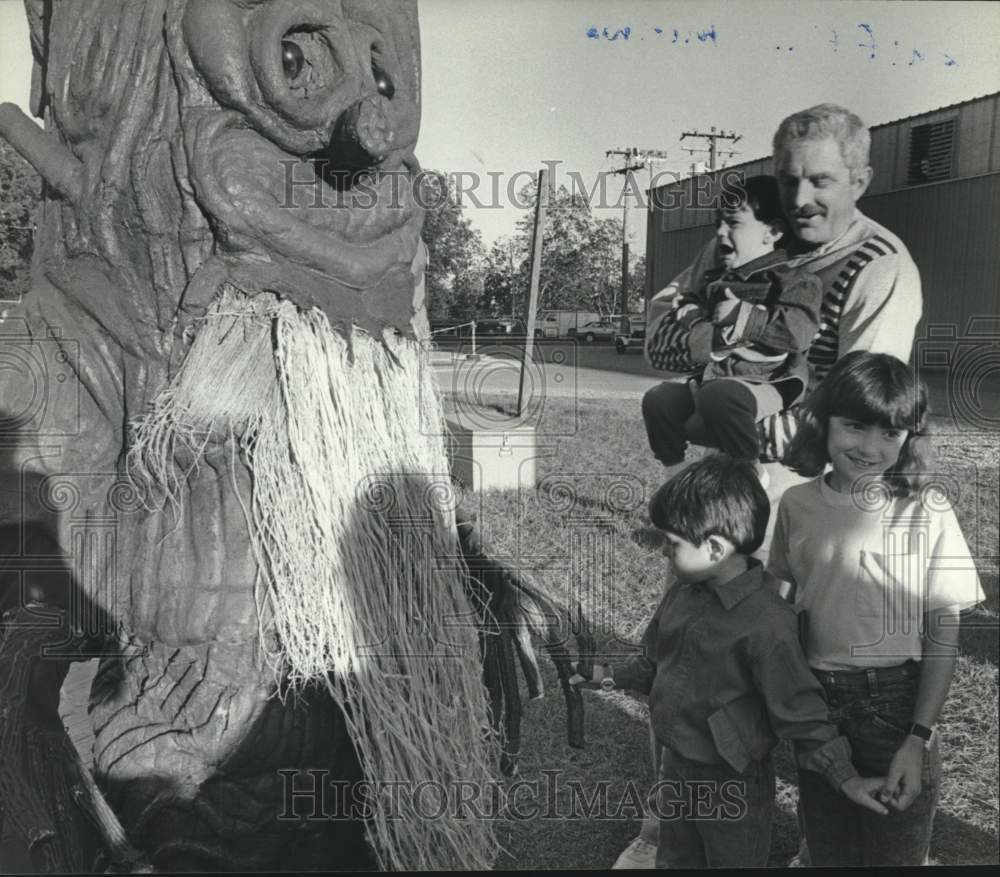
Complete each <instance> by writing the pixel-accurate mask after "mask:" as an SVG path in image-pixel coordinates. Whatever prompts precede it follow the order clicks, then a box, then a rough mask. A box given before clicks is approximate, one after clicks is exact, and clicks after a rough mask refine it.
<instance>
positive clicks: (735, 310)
mask: <svg viewBox="0 0 1000 877" xmlns="http://www.w3.org/2000/svg"><path fill="white" fill-rule="evenodd" d="M725 296H726V297H725V298H724V299H723V300H722V301H720V302H719V303H718V304H717V305H716V306H715V311H714V313H713V314H712V322H713V323H714V324H715V325H716V326H731V325H733V324H734V323H735V322H736V318H737V316H739V312H740V305H741V304H742V303H743V302H741V301H740V299H738V298H737V297H736V296H735V295H734V294H733V291H732V290H731V289H730V288H729V287H728V286H727V287H726V289H725Z"/></svg>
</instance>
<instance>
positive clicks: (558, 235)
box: [514, 185, 622, 314]
mask: <svg viewBox="0 0 1000 877" xmlns="http://www.w3.org/2000/svg"><path fill="white" fill-rule="evenodd" d="M519 197H520V199H521V203H534V200H535V190H534V187H533V186H531V185H528V186H526V187H525V188H524V189H522V191H521V193H520V196H519ZM533 225H534V211H528V212H526V213H525V215H524V216H523V217H521V219H519V220H518V222H517V233H516V234H515V236H514V241H515V244H516V247H517V249H518V251H519V252H520V253H524V254H525V258H524V259H522V260H521V262H520V265H519V269H518V281H517V283H515V284H514V285H515V287H517V291H519V289H520V288H523V289H524V290H527V288H528V282H529V279H530V271H531V264H530V259H529V258H527V254H528V253H529V252H530V248H531V238H532V227H533ZM621 240H622V226H621V223H620V222H619V221H618V220H616V219H598V218H597V217H595V216H594V215H593V213H591V211H590V207H589V205H588V204H587V199H586V198H585V197H584V196H583V195H581V194H578V193H570V192H569V191H568V190H567V189H566V187H565V186H560V187H559V188H558V189H556V190H554V191H550V192H549V201H548V207H547V210H546V215H545V234H544V238H543V240H542V264H541V269H540V273H539V281H538V283H539V285H538V293H539V295H538V301H539V307H540V308H546V309H550V308H551V309H559V310H592V311H597V312H598V313H603V314H610V313H611V312H612V311H614V310H615V304H616V301H617V300H618V297H619V296H618V292H619V287H620V285H621Z"/></svg>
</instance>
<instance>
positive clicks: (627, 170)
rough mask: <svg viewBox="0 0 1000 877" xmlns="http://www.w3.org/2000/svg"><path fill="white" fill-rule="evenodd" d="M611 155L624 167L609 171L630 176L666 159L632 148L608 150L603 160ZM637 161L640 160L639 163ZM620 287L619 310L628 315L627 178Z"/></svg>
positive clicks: (659, 151) (657, 153) (658, 151)
mask: <svg viewBox="0 0 1000 877" xmlns="http://www.w3.org/2000/svg"><path fill="white" fill-rule="evenodd" d="M612 155H620V156H622V157H623V158H624V160H625V166H624V167H620V168H616V169H615V170H613V171H610V173H612V174H631V173H632V172H633V171H641V170H642V169H643V168H645V167H646V166H647V162H649V163H650V164H652V163H653V162H655V161H662V160H663V159H665V158H666V157H667V153H666V150H664V149H639V148H638V147H635V146H632V147H629V148H628V149H609V150H607V151H606V152H605V153H604V157H605V159H607V158H610V157H611V156H612ZM639 159H642V160H641V161H639ZM622 205H623V213H622V285H621V299H620V301H619V308H620V310H621V312H622V313H623V314H627V313H629V308H628V276H629V265H628V178H627V177H626V180H625V184H624V186H623V187H622Z"/></svg>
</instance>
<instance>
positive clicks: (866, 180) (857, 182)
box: [851, 165, 875, 201]
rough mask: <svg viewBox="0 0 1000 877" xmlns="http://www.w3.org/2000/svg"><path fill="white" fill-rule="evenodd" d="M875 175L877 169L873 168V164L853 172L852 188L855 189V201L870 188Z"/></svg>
mask: <svg viewBox="0 0 1000 877" xmlns="http://www.w3.org/2000/svg"><path fill="white" fill-rule="evenodd" d="M874 175H875V171H873V170H872V168H871V165H869V166H868V167H866V168H864V169H863V170H860V171H858V172H857V173H856V174H852V176H851V189H852V190H853V194H854V200H855V201H857V200H858V199H859V198H860V197H861V196H862V195H864V194H865V192H866V191H867V190H868V187H869V186H870V185H871V182H872V177H873V176H874Z"/></svg>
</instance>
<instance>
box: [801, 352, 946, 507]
mask: <svg viewBox="0 0 1000 877" xmlns="http://www.w3.org/2000/svg"><path fill="white" fill-rule="evenodd" d="M927 413H928V410H927V388H926V387H925V386H924V384H923V381H919V380H917V378H916V376H915V375H914V374H913V371H912V370H911V369H910V368H909V366H907V365H906V364H905V363H904V362H902V361H901V360H899V359H897V358H896V357H895V356H891V355H890V354H888V353H868V352H867V351H864V350H856V351H854V352H853V353H848V354H847V355H845V356H843V357H841V358H840V359H839V360H837V362H836V363H835V364H834V366H833V368H832V369H830V373H829V374H828V375H827V376H826V378H825V379H824V380H823V382H822V383H821V384H820V385H819V386H818V387H817V388H816V389H815V390H814V391H813V392H812V394H810V396H809V398H808V399H806V401H805V402H804V403H803V404H802V409H801V411H800V414H799V429H798V432H796V434H795V437H794V438H793V439H792V441H791V442H790V443H789V445H788V451H787V452H786V453H785V457H784V460H783V462H784V464H785V465H786V466H788V468H789V469H794V470H795V471H796V472H798V473H800V474H801V475H808V476H816V475H821V474H822V473H823V470H824V468H825V467H826V464H827V463H829V462H830V456H829V453H828V452H827V438H828V435H829V432H828V429H829V423H830V418H831V417H844V418H847V419H849V420H855V421H857V422H858V423H864V424H866V425H876V426H881V427H883V428H884V429H905V430H907V432H908V434H907V436H906V441H905V442H904V443H903V447H902V448H901V449H900V452H899V459H898V460H897V461H896V463H895V465H893V466H892V468H891V469H889V470H888V471H887V472H886V473H885V476H884V479H885V481H886V483H887V484H888V485H889V486H890V488H891V490H892V492H893V494H894V495H895V496H900V497H903V496H910V495H911V494H913V493H916V492H917V491H918V490H919V489H920V486H921V483H922V480H923V478H922V477H923V476H924V475H925V474H926V472H927V470H928V468H929V466H930V458H931V448H930V439H929V438H928V437H927Z"/></svg>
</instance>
